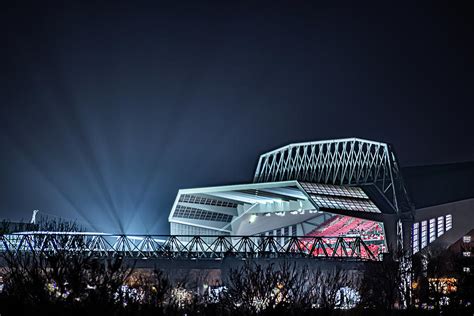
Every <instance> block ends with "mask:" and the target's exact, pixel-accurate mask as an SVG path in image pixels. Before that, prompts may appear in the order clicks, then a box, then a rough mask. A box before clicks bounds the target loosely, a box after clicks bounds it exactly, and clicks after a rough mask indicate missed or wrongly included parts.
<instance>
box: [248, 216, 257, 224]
mask: <svg viewBox="0 0 474 316" xmlns="http://www.w3.org/2000/svg"><path fill="white" fill-rule="evenodd" d="M256 219H257V215H255V214H252V215H250V218H249V223H253V222H255V220H256Z"/></svg>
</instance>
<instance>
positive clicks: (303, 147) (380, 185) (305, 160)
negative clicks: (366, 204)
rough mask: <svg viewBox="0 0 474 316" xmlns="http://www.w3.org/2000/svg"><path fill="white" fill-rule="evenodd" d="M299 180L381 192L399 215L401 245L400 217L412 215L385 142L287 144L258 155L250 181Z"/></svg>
mask: <svg viewBox="0 0 474 316" xmlns="http://www.w3.org/2000/svg"><path fill="white" fill-rule="evenodd" d="M288 180H299V181H304V182H312V183H325V184H334V185H347V186H362V187H364V188H366V190H370V188H372V189H374V190H376V191H378V192H379V193H381V196H383V197H384V199H385V202H387V204H388V205H389V206H390V207H391V209H392V210H393V213H395V214H398V215H399V218H400V220H399V223H398V225H397V236H398V243H399V247H402V245H403V231H402V224H401V220H402V218H410V217H412V216H413V206H412V204H411V202H410V200H409V198H408V194H407V191H406V188H405V185H404V183H403V179H402V175H401V172H400V167H399V163H398V159H397V157H396V155H395V152H394V151H393V150H392V149H391V147H390V146H389V145H388V144H385V143H380V142H374V141H369V140H364V139H359V138H348V139H336V140H327V141H318V142H306V143H298V144H291V145H288V146H284V147H281V148H279V149H276V150H273V151H271V152H268V153H265V154H263V155H261V156H260V159H259V162H258V165H257V169H256V171H255V176H254V182H258V183H261V182H268V181H288Z"/></svg>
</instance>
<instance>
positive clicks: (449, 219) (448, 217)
mask: <svg viewBox="0 0 474 316" xmlns="http://www.w3.org/2000/svg"><path fill="white" fill-rule="evenodd" d="M452 227H453V216H452V215H451V214H448V215H446V231H448V230H450V229H451V228H452Z"/></svg>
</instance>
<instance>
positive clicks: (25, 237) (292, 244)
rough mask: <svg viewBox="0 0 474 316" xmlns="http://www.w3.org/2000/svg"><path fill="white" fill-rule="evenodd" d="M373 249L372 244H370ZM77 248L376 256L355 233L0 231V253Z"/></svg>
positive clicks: (124, 253)
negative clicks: (222, 233)
mask: <svg viewBox="0 0 474 316" xmlns="http://www.w3.org/2000/svg"><path fill="white" fill-rule="evenodd" d="M372 249H373V248H372ZM17 252H34V253H43V254H53V253H60V252H66V253H77V254H86V255H90V256H96V257H110V256H120V257H127V258H137V259H139V258H191V259H198V258H203V259H205V258H208V259H212V258H214V259H219V258H225V257H239V258H280V257H291V258H314V259H324V258H341V259H342V258H345V259H352V260H378V257H377V256H376V255H377V254H376V253H374V251H372V250H371V247H369V246H368V245H367V244H366V243H365V242H364V241H363V240H362V239H361V238H360V237H353V236H350V237H349V236H339V237H308V236H228V235H223V236H187V235H186V236H185V235H179V236H178V235H175V236H173V235H113V234H101V233H86V232H28V233H13V234H3V235H0V254H1V253H3V254H5V253H17Z"/></svg>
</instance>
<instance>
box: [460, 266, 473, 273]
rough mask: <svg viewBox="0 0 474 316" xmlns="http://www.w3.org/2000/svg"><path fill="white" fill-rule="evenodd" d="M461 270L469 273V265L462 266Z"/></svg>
mask: <svg viewBox="0 0 474 316" xmlns="http://www.w3.org/2000/svg"><path fill="white" fill-rule="evenodd" d="M462 271H463V272H467V273H469V272H471V268H469V267H463V268H462Z"/></svg>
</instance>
